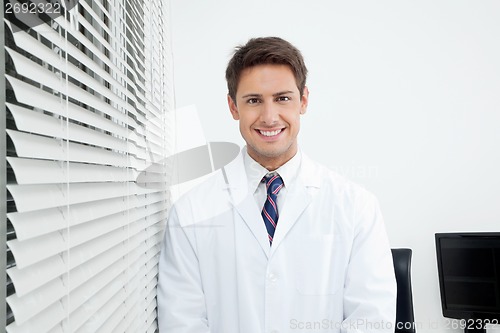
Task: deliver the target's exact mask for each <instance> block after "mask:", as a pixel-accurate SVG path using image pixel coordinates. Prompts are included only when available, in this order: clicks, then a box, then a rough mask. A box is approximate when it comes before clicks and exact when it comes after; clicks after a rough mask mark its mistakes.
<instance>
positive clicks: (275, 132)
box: [259, 130, 281, 136]
mask: <svg viewBox="0 0 500 333" xmlns="http://www.w3.org/2000/svg"><path fill="white" fill-rule="evenodd" d="M259 132H260V134H262V135H264V136H275V135H278V134H279V133H280V132H281V130H276V131H260V130H259Z"/></svg>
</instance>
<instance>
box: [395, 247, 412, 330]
mask: <svg viewBox="0 0 500 333" xmlns="http://www.w3.org/2000/svg"><path fill="white" fill-rule="evenodd" d="M391 251H392V260H393V262H394V272H395V273H396V282H397V288H398V298H397V301H396V329H395V331H394V332H395V333H415V332H416V330H415V317H414V314H413V296H412V292H411V249H391Z"/></svg>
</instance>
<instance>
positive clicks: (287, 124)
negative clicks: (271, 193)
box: [228, 64, 309, 170]
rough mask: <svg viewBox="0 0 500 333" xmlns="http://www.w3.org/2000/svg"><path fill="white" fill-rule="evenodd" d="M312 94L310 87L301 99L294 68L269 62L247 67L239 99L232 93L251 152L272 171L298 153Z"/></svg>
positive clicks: (232, 108)
mask: <svg viewBox="0 0 500 333" xmlns="http://www.w3.org/2000/svg"><path fill="white" fill-rule="evenodd" d="M308 95H309V92H308V90H307V87H306V88H305V89H304V94H303V96H302V98H301V96H300V93H299V89H298V88H297V84H296V82H295V77H294V75H293V73H292V70H291V69H290V67H288V66H286V65H272V64H270V65H267V64H266V65H257V66H254V67H250V68H246V69H245V70H243V71H242V73H241V76H240V81H239V84H238V90H237V91H236V101H233V99H232V98H231V97H229V96H228V104H229V109H230V111H231V114H232V116H233V118H234V119H235V120H239V122H240V132H241V135H242V136H243V139H245V141H246V143H247V151H248V154H249V155H250V156H251V157H252V158H253V159H254V160H256V161H257V162H258V163H260V164H261V165H262V166H264V167H265V168H267V169H268V170H275V169H277V168H279V167H280V166H281V165H283V164H284V163H286V162H287V161H288V160H290V159H291V158H292V157H293V156H294V155H295V153H296V152H297V135H298V133H299V129H300V116H301V114H304V113H305V112H306V108H307V99H308Z"/></svg>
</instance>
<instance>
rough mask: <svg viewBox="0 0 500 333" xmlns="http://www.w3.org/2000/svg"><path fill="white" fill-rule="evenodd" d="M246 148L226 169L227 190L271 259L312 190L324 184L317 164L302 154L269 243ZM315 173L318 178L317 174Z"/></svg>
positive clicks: (308, 199) (304, 207)
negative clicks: (248, 171) (248, 173)
mask: <svg viewBox="0 0 500 333" xmlns="http://www.w3.org/2000/svg"><path fill="white" fill-rule="evenodd" d="M243 154H246V152H245V150H242V151H241V152H240V154H239V155H238V157H236V159H235V160H234V161H232V162H231V163H229V164H228V165H227V166H225V167H224V168H223V170H222V171H223V174H224V177H225V180H226V187H225V188H224V190H225V191H228V192H229V193H228V194H229V196H230V198H231V200H230V201H231V203H232V204H233V206H234V208H235V210H236V211H237V212H238V214H239V215H240V216H241V218H242V219H243V221H244V222H245V224H246V225H247V227H248V228H249V229H250V231H251V232H252V233H253V235H254V237H255V239H256V241H257V242H258V243H259V244H260V246H261V248H262V250H263V251H264V253H265V255H266V256H267V257H268V258H269V257H270V256H272V254H273V253H274V252H275V251H276V250H277V249H278V248H279V245H280V243H281V242H282V241H283V240H284V239H285V237H286V234H287V233H288V232H289V231H290V229H291V228H292V227H293V226H294V224H295V223H296V222H297V220H298V218H299V216H300V215H301V214H302V212H303V211H304V210H305V209H306V207H307V206H308V205H309V204H310V202H311V194H310V191H311V190H312V189H313V188H314V189H317V188H319V187H320V186H321V183H320V178H321V177H317V176H318V172H319V170H317V165H316V164H315V163H314V162H313V161H311V160H310V159H309V158H308V157H307V156H306V155H305V154H302V161H301V166H300V169H299V174H298V177H297V181H296V182H295V183H294V185H292V186H290V187H289V188H288V189H287V190H288V191H289V192H288V193H287V196H286V199H285V203H284V205H285V206H284V207H283V213H282V214H281V216H280V224H279V227H278V228H277V229H276V233H275V234H274V239H273V245H272V247H270V246H269V241H268V237H267V232H266V229H265V227H264V224H263V221H262V216H261V215H260V209H259V207H257V204H256V202H255V199H254V196H253V190H251V189H249V187H248V181H247V177H246V173H245V165H244V160H243V158H244V157H243ZM315 176H316V177H315Z"/></svg>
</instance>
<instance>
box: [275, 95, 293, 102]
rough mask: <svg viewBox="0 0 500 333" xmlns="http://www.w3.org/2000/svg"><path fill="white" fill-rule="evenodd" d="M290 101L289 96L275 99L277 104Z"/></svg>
mask: <svg viewBox="0 0 500 333" xmlns="http://www.w3.org/2000/svg"><path fill="white" fill-rule="evenodd" d="M291 100H292V99H291V98H290V97H289V96H279V97H278V98H276V101H277V102H288V101H291Z"/></svg>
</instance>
